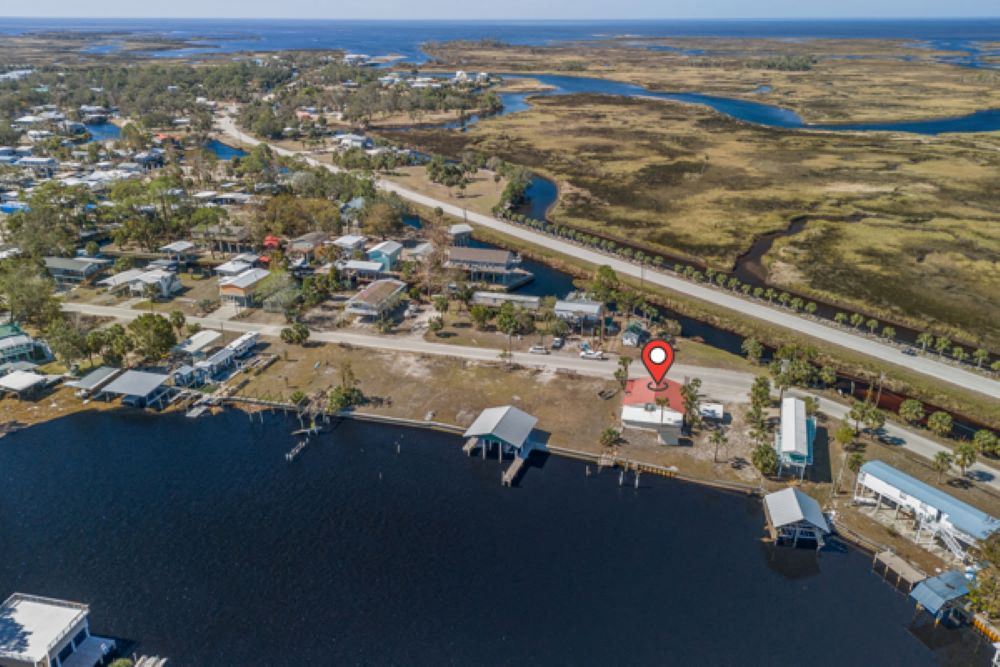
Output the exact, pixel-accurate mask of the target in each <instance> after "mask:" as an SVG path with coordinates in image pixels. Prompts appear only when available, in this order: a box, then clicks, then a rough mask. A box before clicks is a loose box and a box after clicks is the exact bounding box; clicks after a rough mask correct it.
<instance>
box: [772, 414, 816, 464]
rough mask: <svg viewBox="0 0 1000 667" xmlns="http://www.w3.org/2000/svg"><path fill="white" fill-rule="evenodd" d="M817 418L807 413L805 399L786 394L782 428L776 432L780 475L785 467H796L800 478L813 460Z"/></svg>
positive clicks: (775, 447) (775, 443)
mask: <svg viewBox="0 0 1000 667" xmlns="http://www.w3.org/2000/svg"><path fill="white" fill-rule="evenodd" d="M815 439H816V420H815V419H813V418H812V417H809V416H808V415H806V404H805V401H803V400H801V399H798V398H794V397H791V396H786V397H785V398H784V399H783V400H782V401H781V428H779V429H778V431H777V432H776V433H775V434H774V449H775V452H776V453H777V455H778V475H781V473H782V471H783V470H784V469H785V468H795V469H797V470H798V472H799V478H800V479H801V478H803V477H804V476H805V474H806V466H810V465H812V462H813V442H814V441H815Z"/></svg>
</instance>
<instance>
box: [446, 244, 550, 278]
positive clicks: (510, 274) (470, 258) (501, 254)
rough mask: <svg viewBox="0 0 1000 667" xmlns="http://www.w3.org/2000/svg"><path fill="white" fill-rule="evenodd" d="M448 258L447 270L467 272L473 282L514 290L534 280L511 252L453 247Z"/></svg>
mask: <svg viewBox="0 0 1000 667" xmlns="http://www.w3.org/2000/svg"><path fill="white" fill-rule="evenodd" d="M447 256H448V258H447V260H446V261H445V263H444V266H445V268H446V269H458V270H460V271H465V272H466V273H468V274H469V280H470V281H472V282H484V283H494V284H497V285H501V286H503V287H505V288H507V289H514V288H515V287H519V286H521V285H523V284H525V283H527V282H530V281H531V280H532V278H534V276H533V275H532V274H531V273H529V272H528V271H525V270H524V269H521V268H518V267H517V263H516V261H515V259H514V253H512V252H510V251H509V250H500V249H497V248H465V247H457V246H451V247H449V248H448V250H447Z"/></svg>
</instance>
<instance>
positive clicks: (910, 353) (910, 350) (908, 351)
mask: <svg viewBox="0 0 1000 667" xmlns="http://www.w3.org/2000/svg"><path fill="white" fill-rule="evenodd" d="M903 354H905V355H906V356H908V357H915V356H917V351H916V350H914V349H913V348H912V347H904V348H903Z"/></svg>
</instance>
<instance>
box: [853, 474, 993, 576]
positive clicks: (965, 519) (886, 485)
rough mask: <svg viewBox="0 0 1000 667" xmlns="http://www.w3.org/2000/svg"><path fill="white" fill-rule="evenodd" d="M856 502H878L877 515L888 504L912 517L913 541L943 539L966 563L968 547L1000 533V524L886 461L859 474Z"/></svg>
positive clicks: (984, 513)
mask: <svg viewBox="0 0 1000 667" xmlns="http://www.w3.org/2000/svg"><path fill="white" fill-rule="evenodd" d="M854 498H855V500H857V501H860V502H869V503H870V502H871V500H872V499H873V498H874V499H875V511H876V513H877V512H878V510H879V509H880V508H881V507H882V506H883V504H885V506H887V507H889V508H891V509H892V508H894V509H895V510H896V511H897V514H898V513H899V512H903V513H904V514H905V515H906V516H907V517H912V519H913V522H914V529H915V531H916V533H915V536H914V541H916V542H918V543H919V541H920V537H921V536H922V535H925V534H926V535H930V536H932V537H935V538H938V539H940V540H941V541H942V542H943V543H944V544H945V546H946V547H947V548H948V549H949V550H950V551H951V552H952V553H953V554H954V555H955V556H956V557H958V558H959V559H961V560H965V559H966V557H967V554H968V547H970V546H973V545H975V544H976V542H978V541H979V540H984V539H986V538H987V537H989V536H990V535H992V534H993V533H994V532H996V531H997V530H1000V520H998V519H996V518H995V517H993V516H990V515H989V514H987V513H986V512H983V511H982V510H978V509H976V508H975V507H972V506H971V505H969V504H967V503H964V502H962V501H961V500H958V499H957V498H955V497H954V496H951V495H949V494H947V493H945V492H944V491H942V490H941V489H937V488H935V487H933V486H931V485H930V484H926V483H924V482H921V481H920V480H918V479H914V478H913V477H910V476H909V475H907V474H906V473H904V472H902V471H901V470H897V469H896V468H893V467H892V466H891V465H889V464H887V463H885V462H884V461H868V462H867V463H865V464H864V465H863V466H861V470H860V471H859V472H858V483H857V487H856V488H855V491H854Z"/></svg>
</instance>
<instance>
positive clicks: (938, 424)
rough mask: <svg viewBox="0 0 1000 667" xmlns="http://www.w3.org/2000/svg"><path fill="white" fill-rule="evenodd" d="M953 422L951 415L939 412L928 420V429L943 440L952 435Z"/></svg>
mask: <svg viewBox="0 0 1000 667" xmlns="http://www.w3.org/2000/svg"><path fill="white" fill-rule="evenodd" d="M952 421H953V420H952V418H951V415H949V414H948V413H947V412H943V411H941V410H938V411H937V412H935V413H933V414H932V415H931V416H930V417H928V418H927V428H928V429H930V431H931V433H934V434H935V435H937V436H939V437H942V438H943V437H945V436H946V435H948V434H949V433H951V427H952Z"/></svg>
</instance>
